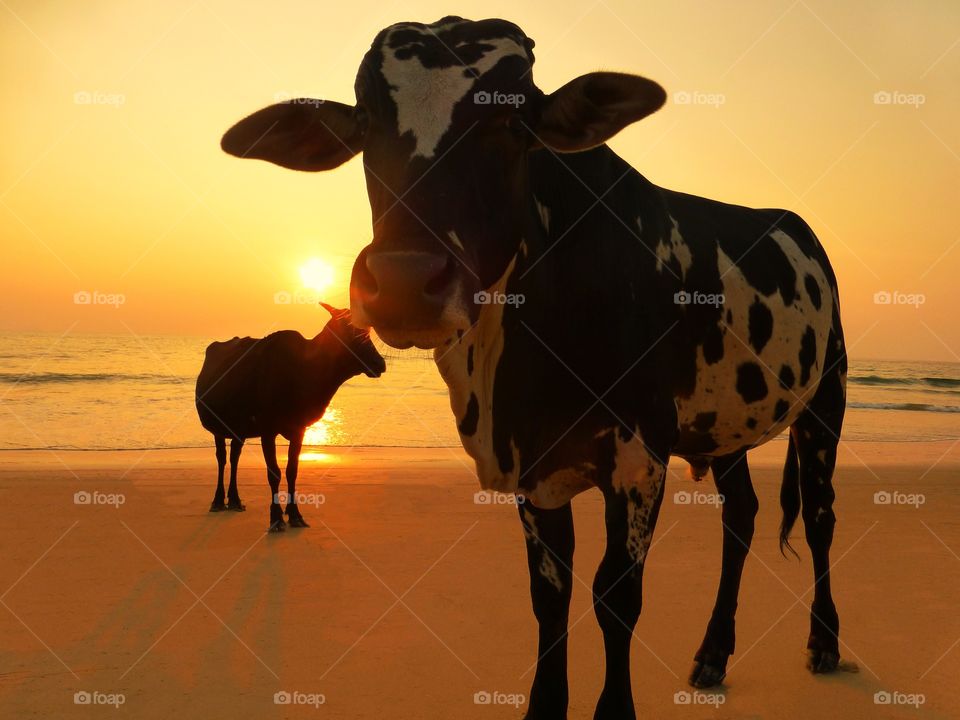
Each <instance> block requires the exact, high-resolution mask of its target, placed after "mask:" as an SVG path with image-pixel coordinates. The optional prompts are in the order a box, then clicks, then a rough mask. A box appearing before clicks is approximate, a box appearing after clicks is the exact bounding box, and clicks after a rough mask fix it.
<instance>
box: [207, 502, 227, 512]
mask: <svg viewBox="0 0 960 720" xmlns="http://www.w3.org/2000/svg"><path fill="white" fill-rule="evenodd" d="M226 509H227V506H226V505H224V504H223V500H214V501H213V502H212V503H210V512H223V511H224V510H226Z"/></svg>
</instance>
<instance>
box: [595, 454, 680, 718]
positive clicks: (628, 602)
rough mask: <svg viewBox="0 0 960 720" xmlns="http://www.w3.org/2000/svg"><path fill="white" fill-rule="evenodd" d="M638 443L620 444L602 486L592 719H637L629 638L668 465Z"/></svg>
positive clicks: (634, 619) (640, 595) (596, 589)
mask: <svg viewBox="0 0 960 720" xmlns="http://www.w3.org/2000/svg"><path fill="white" fill-rule="evenodd" d="M641 445H642V443H641V442H640V441H639V440H638V439H635V440H632V441H631V442H630V443H628V444H626V445H625V446H623V447H622V448H621V450H620V451H619V453H618V456H616V457H615V458H614V468H615V470H614V472H613V476H612V481H611V483H610V486H609V487H605V488H603V492H604V503H605V513H604V515H605V522H606V529H607V547H606V552H605V553H604V556H603V560H602V561H601V562H600V567H599V569H598V570H597V575H596V577H595V579H594V582H593V603H594V612H595V613H596V615H597V621H598V622H599V623H600V629H601V631H602V632H603V645H604V652H605V655H606V672H605V675H604V682H603V691H602V692H601V694H600V700H599V701H598V703H597V709H596V713H595V714H594V720H633V719H634V718H636V712H635V710H634V707H633V692H632V690H631V688H630V641H631V640H632V638H633V628H634V627H635V626H636V624H637V620H638V619H639V618H640V609H641V605H642V599H643V596H642V591H643V565H644V562H645V561H646V557H647V550H648V549H649V547H650V540H651V538H652V537H653V530H654V527H655V526H656V522H657V515H658V514H659V512H660V504H661V502H662V501H663V487H664V477H665V471H666V465H665V464H664V463H662V462H660V461H659V460H657V459H656V458H655V457H654V456H653V455H651V454H649V453H648V451H647V450H646V449H645V448H641V447H640V446H641ZM629 446H633V447H629ZM621 455H622V457H621ZM631 455H632V457H631ZM663 457H666V454H664V455H663Z"/></svg>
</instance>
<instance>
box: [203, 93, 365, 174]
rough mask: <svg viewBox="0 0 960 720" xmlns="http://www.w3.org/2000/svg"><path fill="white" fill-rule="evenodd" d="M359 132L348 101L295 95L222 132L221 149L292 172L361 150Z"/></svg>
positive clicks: (333, 163) (329, 164)
mask: <svg viewBox="0 0 960 720" xmlns="http://www.w3.org/2000/svg"><path fill="white" fill-rule="evenodd" d="M363 133H364V127H362V125H361V123H360V122H359V121H358V120H357V115H356V113H355V112H354V108H353V107H351V106H350V105H344V104H343V103H338V102H332V101H324V100H311V99H308V98H300V99H296V100H288V101H287V102H282V103H277V104H276V105H270V106H269V107H265V108H263V109H262V110H258V111H257V112H255V113H253V115H250V116H248V117H245V118H244V119H243V120H241V121H240V122H238V123H237V124H236V125H234V126H233V127H232V128H230V129H229V130H227V132H226V133H225V134H224V136H223V139H221V140H220V147H221V148H223V150H224V152H227V153H229V154H230V155H235V156H236V157H239V158H257V159H259V160H268V161H269V162H272V163H274V164H276V165H282V166H283V167H286V168H290V169H291V170H308V171H317V170H330V169H332V168H335V167H337V166H338V165H341V164H343V163H345V162H346V161H347V160H349V159H350V158H352V157H353V156H354V155H356V154H357V153H359V152H360V151H362V150H363Z"/></svg>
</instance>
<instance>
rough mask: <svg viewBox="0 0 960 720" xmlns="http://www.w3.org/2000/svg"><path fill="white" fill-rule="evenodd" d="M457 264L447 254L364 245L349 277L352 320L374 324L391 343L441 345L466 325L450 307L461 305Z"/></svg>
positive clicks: (407, 345) (397, 345) (398, 345)
mask: <svg viewBox="0 0 960 720" xmlns="http://www.w3.org/2000/svg"><path fill="white" fill-rule="evenodd" d="M456 263H457V261H456V259H455V258H454V257H453V256H452V255H450V254H449V253H433V252H425V251H396V250H392V251H377V250H375V249H374V248H372V247H369V246H368V247H367V248H365V249H364V250H363V252H361V253H360V256H359V257H358V258H357V261H356V263H355V264H354V267H353V277H352V278H351V281H350V303H351V308H352V311H353V318H354V322H357V321H359V322H362V323H363V324H364V325H367V326H370V327H373V328H374V329H375V330H376V331H377V334H378V335H379V336H380V337H381V338H382V339H383V340H384V342H386V343H387V344H389V345H392V346H394V347H399V348H406V347H410V346H412V345H416V346H418V347H423V348H429V347H436V346H438V345H440V344H441V343H443V341H445V340H446V339H447V338H449V337H450V336H451V335H453V334H454V333H455V332H456V330H457V328H458V327H459V326H461V325H464V324H466V323H464V322H461V321H460V315H463V314H464V313H462V312H458V311H457V310H456V309H455V307H454V306H459V305H460V304H461V303H460V302H459V301H458V298H459V295H460V293H459V292H458V288H459V286H460V283H459V282H458V273H457V267H456Z"/></svg>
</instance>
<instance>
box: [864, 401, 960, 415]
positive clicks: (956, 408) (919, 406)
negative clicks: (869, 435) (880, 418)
mask: <svg viewBox="0 0 960 720" xmlns="http://www.w3.org/2000/svg"><path fill="white" fill-rule="evenodd" d="M847 407H849V408H856V409H858V410H909V411H913V412H939V413H960V405H931V404H929V403H885V402H848V403H847Z"/></svg>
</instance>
